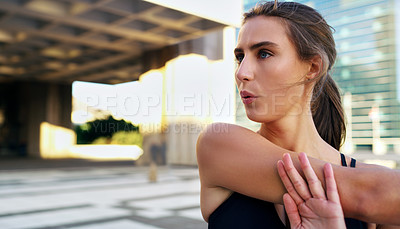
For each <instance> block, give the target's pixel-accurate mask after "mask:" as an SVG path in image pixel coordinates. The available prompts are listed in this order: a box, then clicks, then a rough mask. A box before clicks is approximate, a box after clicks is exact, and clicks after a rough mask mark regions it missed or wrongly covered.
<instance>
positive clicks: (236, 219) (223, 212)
mask: <svg viewBox="0 0 400 229" xmlns="http://www.w3.org/2000/svg"><path fill="white" fill-rule="evenodd" d="M341 157H342V166H346V167H347V163H346V160H345V157H344V155H343V154H341ZM355 165H356V160H355V159H353V158H352V160H351V163H350V166H351V167H355ZM345 222H346V227H347V228H348V229H349V228H351V229H366V228H367V224H366V223H365V222H362V221H359V220H355V219H350V218H346V219H345ZM208 228H209V229H225V228H226V229H244V228H245V229H266V228H277V229H285V228H286V227H285V225H284V224H283V223H282V221H281V220H280V218H279V216H278V213H277V212H276V210H275V205H274V204H273V203H271V202H267V201H263V200H259V199H255V198H252V197H249V196H245V195H242V194H240V193H237V192H233V193H232V194H231V196H230V197H228V199H226V200H225V201H224V202H223V203H222V204H221V205H220V206H218V208H217V209H216V210H215V211H214V212H213V213H212V214H211V215H210V217H209V219H208Z"/></svg>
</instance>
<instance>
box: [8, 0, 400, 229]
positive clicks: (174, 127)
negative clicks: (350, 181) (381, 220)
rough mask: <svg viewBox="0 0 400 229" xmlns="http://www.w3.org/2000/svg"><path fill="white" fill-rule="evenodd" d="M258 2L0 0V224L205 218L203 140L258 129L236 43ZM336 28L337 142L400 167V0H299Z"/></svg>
mask: <svg viewBox="0 0 400 229" xmlns="http://www.w3.org/2000/svg"><path fill="white" fill-rule="evenodd" d="M257 2H258V1H252V0H218V1H212V0H204V1H185V0H145V1H142V0H0V228H96V229H97V228H139V229H160V228H165V229H169V228H171V229H172V228H207V225H206V223H205V222H203V220H202V217H201V213H200V210H199V203H200V201H199V187H200V185H199V178H198V172H197V167H196V164H197V163H196V155H195V145H196V140H197V136H198V134H199V133H200V131H201V130H202V129H203V128H204V127H205V126H206V125H207V124H210V123H212V122H228V123H235V124H238V125H242V126H245V127H248V128H250V129H252V130H257V128H258V127H259V124H257V123H254V122H251V121H249V120H248V119H247V117H246V114H245V111H244V107H243V105H242V103H241V100H240V96H239V94H238V91H237V89H236V86H235V81H234V71H235V67H236V64H235V61H234V55H233V49H234V48H235V43H236V39H237V33H238V28H239V27H240V25H241V17H242V13H243V12H244V11H247V10H249V9H250V8H251V7H253V6H254V5H255V4H256V3H257ZM298 2H301V3H304V4H307V5H310V6H312V7H314V8H316V9H317V10H318V11H319V12H320V13H321V14H322V15H323V16H324V17H325V18H326V19H327V21H328V23H329V24H330V25H331V26H332V27H333V28H334V30H335V32H334V37H335V41H336V47H337V51H338V58H337V61H336V64H335V67H334V72H333V77H334V79H335V80H336V82H337V83H338V84H339V86H340V89H341V93H342V94H343V105H344V109H345V111H346V118H347V136H346V142H345V144H344V145H343V147H342V149H341V151H343V152H344V153H346V154H351V156H352V157H355V158H357V159H359V160H361V161H365V162H369V163H376V164H381V165H384V166H387V167H391V168H399V167H400V103H399V101H400V69H399V68H398V67H397V66H400V1H398V0H298Z"/></svg>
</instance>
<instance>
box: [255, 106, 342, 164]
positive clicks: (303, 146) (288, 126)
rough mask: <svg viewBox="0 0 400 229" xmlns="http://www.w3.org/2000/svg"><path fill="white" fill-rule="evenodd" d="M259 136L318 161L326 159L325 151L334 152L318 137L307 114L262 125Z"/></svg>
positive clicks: (287, 117) (310, 117)
mask: <svg viewBox="0 0 400 229" xmlns="http://www.w3.org/2000/svg"><path fill="white" fill-rule="evenodd" d="M259 134H260V135H262V136H263V137H265V138H266V139H268V140H269V141H271V142H273V143H274V144H276V145H278V146H280V147H282V148H285V149H288V150H291V151H295V152H305V153H306V154H307V155H309V156H312V157H315V158H319V159H327V158H326V157H327V156H328V155H329V154H327V151H328V152H332V151H335V149H333V148H332V147H331V146H330V145H329V144H328V143H326V142H325V141H324V140H323V139H322V138H321V137H320V135H319V134H318V131H317V129H316V127H315V125H314V121H313V119H312V115H311V114H309V113H307V114H300V115H291V116H286V117H284V118H282V119H280V120H277V121H274V122H269V123H262V125H261V128H260V130H259Z"/></svg>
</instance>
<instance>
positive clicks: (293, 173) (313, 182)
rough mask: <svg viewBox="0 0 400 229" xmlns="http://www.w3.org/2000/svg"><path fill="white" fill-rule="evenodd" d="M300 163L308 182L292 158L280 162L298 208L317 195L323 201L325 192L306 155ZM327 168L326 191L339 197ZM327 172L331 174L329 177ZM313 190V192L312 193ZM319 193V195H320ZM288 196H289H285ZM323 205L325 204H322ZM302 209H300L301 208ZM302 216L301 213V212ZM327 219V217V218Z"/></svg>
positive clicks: (302, 155)
mask: <svg viewBox="0 0 400 229" xmlns="http://www.w3.org/2000/svg"><path fill="white" fill-rule="evenodd" d="M298 159H299V162H300V166H301V169H302V171H303V173H304V176H305V177H306V179H307V182H306V181H305V180H304V179H303V177H302V176H301V175H300V174H299V173H298V171H297V170H296V169H295V167H294V165H293V162H292V160H291V157H290V155H289V154H284V155H283V161H278V172H279V176H280V177H281V179H282V182H283V184H284V185H285V187H286V190H287V191H288V193H289V196H290V198H291V200H293V203H295V205H296V206H299V205H303V204H304V203H307V200H312V199H313V198H314V197H315V196H316V195H317V196H320V199H323V198H324V196H323V190H322V192H321V188H322V186H321V182H320V181H319V180H318V178H317V177H316V175H315V173H314V171H313V169H312V167H311V165H310V163H309V161H308V159H307V156H306V154H305V153H300V154H299V156H298ZM327 166H329V167H331V165H330V164H328V163H327V164H325V165H324V174H325V179H324V181H325V189H326V192H327V194H328V196H329V194H331V196H332V195H333V196H336V195H338V191H337V189H336V186H333V184H332V178H333V171H332V169H330V170H327ZM327 172H328V173H329V174H328V175H330V176H327ZM333 181H334V180H333ZM310 190H311V192H310ZM318 193H319V194H318ZM285 195H287V194H285ZM322 203H323V202H322ZM322 203H319V207H322V206H323V205H322ZM299 209H300V208H299ZM323 210H324V209H321V210H320V211H319V213H320V214H321V211H322V212H323ZM329 210H330V211H329V212H330V213H331V215H333V214H334V213H335V211H334V210H335V209H334V208H333V206H331V209H329ZM299 213H300V215H301V212H299ZM325 218H326V217H325ZM325 218H320V220H319V221H317V222H326V221H327V220H324V219H325ZM378 228H400V227H399V226H388V225H380V226H379V227H378Z"/></svg>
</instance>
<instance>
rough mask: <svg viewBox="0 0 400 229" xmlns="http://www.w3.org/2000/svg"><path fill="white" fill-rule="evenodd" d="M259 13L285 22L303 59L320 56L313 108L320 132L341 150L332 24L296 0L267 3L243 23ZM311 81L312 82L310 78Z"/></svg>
mask: <svg viewBox="0 0 400 229" xmlns="http://www.w3.org/2000/svg"><path fill="white" fill-rule="evenodd" d="M256 16H271V17H279V18H281V19H282V21H283V23H284V24H285V25H286V28H287V33H288V37H289V40H290V41H291V42H292V43H293V44H294V46H295V47H296V50H297V54H298V56H299V58H300V59H301V60H305V61H307V60H311V59H312V58H313V57H315V56H316V55H318V56H320V57H321V60H322V69H321V71H320V73H319V74H318V76H317V77H314V79H313V80H311V82H315V86H314V89H313V94H312V100H311V111H312V115H313V120H314V123H315V126H316V128H317V130H318V133H319V135H320V136H321V137H322V138H323V139H324V140H325V141H326V142H327V143H329V144H330V145H331V146H333V147H334V148H335V149H337V150H339V148H340V146H341V143H342V141H343V139H344V137H345V135H346V128H345V120H344V113H343V108H342V105H341V99H340V93H339V89H338V87H337V85H336V83H335V82H334V81H333V79H332V77H331V76H330V74H329V72H330V70H331V68H332V66H333V64H334V62H335V59H336V49H335V41H334V39H333V35H332V31H331V27H330V26H329V25H328V24H327V23H326V21H325V20H324V18H323V17H322V16H321V15H320V14H319V13H318V12H317V11H316V10H314V9H313V8H311V7H309V6H306V5H303V4H300V3H296V2H279V3H278V2H277V1H276V0H275V2H265V3H263V4H258V5H256V6H255V7H254V8H253V9H251V10H250V11H249V12H248V13H245V14H244V19H243V24H244V23H246V21H247V20H248V19H250V18H253V17H256ZM308 82H310V81H308Z"/></svg>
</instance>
